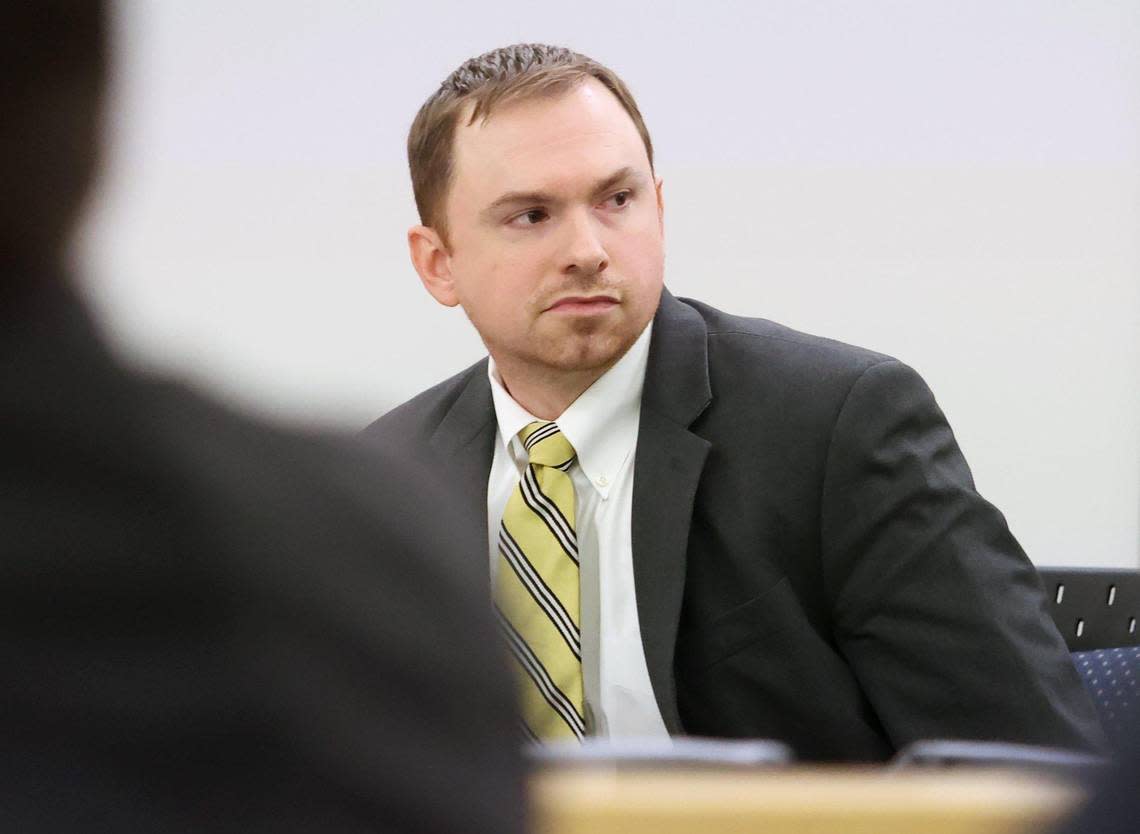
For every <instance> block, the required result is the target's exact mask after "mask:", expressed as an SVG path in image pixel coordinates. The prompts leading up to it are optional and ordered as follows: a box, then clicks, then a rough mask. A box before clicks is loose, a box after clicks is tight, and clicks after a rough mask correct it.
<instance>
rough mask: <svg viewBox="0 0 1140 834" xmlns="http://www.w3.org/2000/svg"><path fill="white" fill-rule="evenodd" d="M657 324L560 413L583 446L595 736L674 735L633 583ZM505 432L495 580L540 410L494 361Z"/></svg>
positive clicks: (585, 639) (588, 676)
mask: <svg viewBox="0 0 1140 834" xmlns="http://www.w3.org/2000/svg"><path fill="white" fill-rule="evenodd" d="M651 329H652V323H650V324H649V325H648V326H647V327H646V328H645V331H644V332H643V333H642V334H641V336H639V337H638V339H637V341H636V342H634V344H633V346H632V347H631V348H630V349H629V350H628V351H627V352H626V354H625V356H623V357H622V358H621V359H620V360H618V362H617V364H615V365H614V366H613V367H612V368H610V369H609V370H608V371H606V373H605V374H603V375H602V376H601V377H600V378H599V379H598V380H597V381H596V382H595V383H594V384H593V385H591V386H590V387H589V388H587V389H586V390H585V391H584V392H582V395H581V396H579V397H578V399H576V400H575V401H574V402H573V403H571V405H570V407H569V408H567V409H566V410H565V411H564V412H563V413H562V415H561V416H560V417H559V418H558V419H557V420H556V421H555V422H557V423H558V427H559V428H560V429H561V430H562V433H563V434H564V435H565V436H566V439H567V440H568V441H569V442H570V445H571V446H573V447H574V451H575V452H576V453H577V460H576V461H575V463H574V464H573V465H572V466H571V467H570V471H569V474H570V479H571V481H572V482H573V484H574V494H575V501H576V507H575V515H576V519H575V521H576V523H575V528H576V529H575V533H576V534H577V537H578V559H579V564H580V571H581V572H580V581H581V613H580V618H581V619H580V622H581V630H582V683H583V689H584V693H585V701H586V726H587V730H588V731H589V732H591V733H592V734H594V735H599V736H610V737H626V738H631V737H639V738H646V737H654V738H667V737H668V731H667V730H666V729H665V723H664V722H663V721H662V720H661V712H660V710H659V709H658V707H657V699H656V698H655V697H654V695H653V687H652V685H651V684H650V682H649V670H648V668H647V667H646V665H645V652H644V651H643V650H642V647H641V629H640V627H639V625H638V619H637V597H636V595H635V594H634V582H633V544H632V535H631V523H632V519H633V461H634V450H635V449H636V448H637V428H638V422H639V420H640V417H641V389H642V386H643V384H644V382H645V365H646V362H647V360H648V358H649V337H650V331H651ZM487 370H488V375H489V376H490V378H491V395H492V397H493V399H494V403H495V417H496V419H497V420H498V424H499V431H498V438H497V440H496V442H495V453H494V457H493V458H492V460H491V474H490V477H489V478H488V481H487V532H488V534H489V542H488V545H489V548H490V554H491V579H492V583H491V584H492V587H494V579H495V571H496V569H497V565H498V540H499V525H500V523H501V522H502V519H503V510H504V508H505V507H506V505H507V499H508V498H509V497H510V494H511V492H512V491H513V490H514V489H515V486H516V485H517V484H518V482H519V478H520V476H521V474H522V471H523V468H524V467H525V466H526V465H527V462H528V459H527V453H526V450H525V449H523V446H522V443H521V442H520V441H519V439H518V433H519V432H520V431H521V430H522V429H524V428H525V427H526V426H527V424H528V423H531V422H533V421H534V420H537V419H539V418H537V417H535V416H533V415H532V414H530V413H529V412H528V411H527V410H526V409H525V408H523V407H522V406H521V405H519V404H518V403H517V402H515V401H514V399H512V398H511V395H510V394H508V393H507V390H506V388H504V387H503V383H502V380H501V379H500V377H499V373H498V370H497V369H496V367H495V362H494V360H493V359H492V360H491V361H490V362H489V364H488V369H487Z"/></svg>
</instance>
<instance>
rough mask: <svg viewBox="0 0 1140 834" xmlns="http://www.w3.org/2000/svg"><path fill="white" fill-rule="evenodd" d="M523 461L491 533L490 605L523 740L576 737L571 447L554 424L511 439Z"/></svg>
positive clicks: (580, 724) (578, 644) (578, 670)
mask: <svg viewBox="0 0 1140 834" xmlns="http://www.w3.org/2000/svg"><path fill="white" fill-rule="evenodd" d="M519 439H520V440H522V442H523V446H524V447H525V448H526V450H527V452H528V454H529V455H530V463H529V465H528V466H527V467H526V469H525V470H524V471H523V475H522V478H521V479H520V480H519V484H518V486H517V487H515V490H514V492H512V493H511V497H510V498H509V499H508V500H507V507H506V509H505V510H504V511H503V523H502V524H501V525H500V527H499V562H498V573H497V579H496V583H495V601H496V607H497V611H498V616H499V625H500V627H501V628H502V631H503V635H504V636H505V638H506V640H507V644H508V646H509V647H510V649H511V655H512V656H513V657H514V659H515V662H516V665H517V666H518V671H519V683H520V685H521V687H522V689H521V706H522V723H523V732H524V734H525V735H526V736H527V737H528V738H530V739H532V740H545V739H571V738H578V739H580V738H582V735H583V733H585V730H586V726H585V721H584V720H583V718H582V716H583V710H582V638H581V634H580V631H579V623H580V620H579V602H578V596H579V590H578V539H577V537H576V536H575V534H574V484H573V483H572V482H571V481H570V476H569V475H567V474H566V470H568V469H569V468H570V464H572V463H573V462H574V447H573V446H571V445H570V443H569V441H567V440H566V438H565V436H563V434H562V432H561V431H559V429H558V426H557V425H555V424H554V423H543V422H534V423H531V424H530V425H529V426H527V427H526V428H525V429H523V430H522V431H521V432H519Z"/></svg>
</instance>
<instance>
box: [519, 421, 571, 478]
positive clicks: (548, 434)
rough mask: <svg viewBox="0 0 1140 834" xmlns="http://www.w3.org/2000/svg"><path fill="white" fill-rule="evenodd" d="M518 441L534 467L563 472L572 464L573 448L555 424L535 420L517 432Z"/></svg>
mask: <svg viewBox="0 0 1140 834" xmlns="http://www.w3.org/2000/svg"><path fill="white" fill-rule="evenodd" d="M519 440H521V441H522V444H523V448H525V449H526V451H527V454H528V455H529V456H530V462H531V463H532V464H534V465H535V466H553V467H556V468H558V469H561V470H563V471H565V470H567V469H569V468H570V464H571V463H573V462H574V454H575V453H574V447H573V446H571V445H570V441H569V440H567V439H566V435H564V434H563V433H562V430H561V429H559V428H558V424H557V423H544V422H542V421H540V420H535V421H534V422H533V423H531V424H530V425H529V426H527V427H526V428H525V429H523V430H522V431H520V432H519Z"/></svg>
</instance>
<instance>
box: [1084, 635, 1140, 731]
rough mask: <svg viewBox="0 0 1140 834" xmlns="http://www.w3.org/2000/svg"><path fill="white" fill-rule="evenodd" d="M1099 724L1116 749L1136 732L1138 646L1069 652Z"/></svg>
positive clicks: (1139, 673) (1139, 725) (1139, 699)
mask: <svg viewBox="0 0 1140 834" xmlns="http://www.w3.org/2000/svg"><path fill="white" fill-rule="evenodd" d="M1073 664H1074V665H1075V666H1076V667H1077V671H1078V672H1080V675H1081V679H1082V680H1083V681H1084V683H1085V688H1086V689H1088V691H1089V695H1091V696H1092V699H1093V703H1094V704H1095V705H1096V711H1097V715H1099V716H1100V723H1101V726H1102V727H1104V732H1105V735H1107V736H1108V741H1109V743H1110V744H1111V745H1112V746H1113V747H1114V748H1116V749H1122V748H1123V745H1125V744H1127V743H1128V742H1130V741H1131V740H1132V738H1133V737H1134V734H1135V733H1137V732H1140V681H1138V679H1140V646H1125V647H1119V648H1115V649H1093V650H1092V651H1087V652H1073Z"/></svg>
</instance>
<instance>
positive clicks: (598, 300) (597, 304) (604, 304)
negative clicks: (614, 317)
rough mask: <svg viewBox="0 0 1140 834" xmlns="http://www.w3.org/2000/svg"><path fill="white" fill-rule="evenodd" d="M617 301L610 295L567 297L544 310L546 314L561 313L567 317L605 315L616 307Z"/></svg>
mask: <svg viewBox="0 0 1140 834" xmlns="http://www.w3.org/2000/svg"><path fill="white" fill-rule="evenodd" d="M618 303H619V302H618V300H617V299H616V298H614V297H613V296H612V295H568V296H566V297H565V298H560V299H558V300H557V301H555V302H554V303H553V304H551V305H550V306H549V307H547V308H546V312H548V313H563V314H568V315H594V314H597V313H605V312H607V311H609V310H612V309H613V308H614V307H617V306H618Z"/></svg>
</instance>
